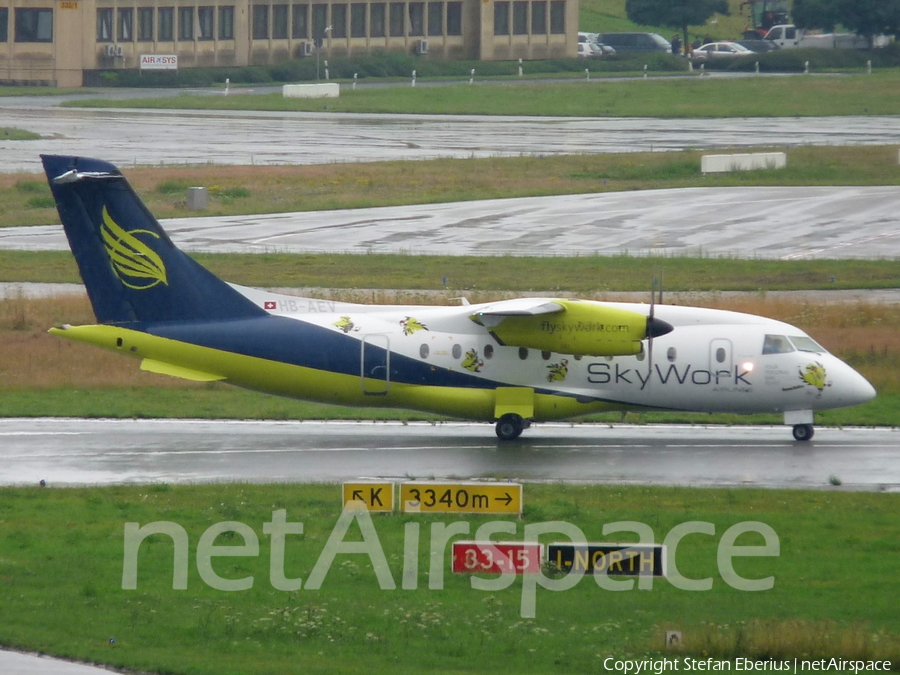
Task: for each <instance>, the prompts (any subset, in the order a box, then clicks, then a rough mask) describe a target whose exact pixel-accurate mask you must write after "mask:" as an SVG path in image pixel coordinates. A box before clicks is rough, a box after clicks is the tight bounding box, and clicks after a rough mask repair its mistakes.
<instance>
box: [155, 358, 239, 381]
mask: <svg viewBox="0 0 900 675" xmlns="http://www.w3.org/2000/svg"><path fill="white" fill-rule="evenodd" d="M141 370H146V371H147V372H150V373H159V374H160V375H170V376H172V377H180V378H181V379H182V380H191V381H193V382H216V381H218V380H224V379H225V376H224V375H213V374H212V373H203V372H200V371H199V370H192V369H191V368H183V367H182V366H176V365H173V364H171V363H165V362H164V361H154V360H153V359H144V360H143V361H141Z"/></svg>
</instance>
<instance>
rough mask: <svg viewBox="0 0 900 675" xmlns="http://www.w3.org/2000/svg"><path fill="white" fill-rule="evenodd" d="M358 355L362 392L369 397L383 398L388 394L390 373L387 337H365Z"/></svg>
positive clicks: (388, 340) (389, 351) (375, 335)
mask: <svg viewBox="0 0 900 675" xmlns="http://www.w3.org/2000/svg"><path fill="white" fill-rule="evenodd" d="M361 345H362V353H361V354H360V360H359V361H360V375H361V381H362V390H363V393H364V394H367V395H370V396H385V395H386V394H387V393H388V386H389V384H390V373H391V350H390V339H389V338H388V336H387V335H377V334H373V335H366V336H364V337H363V339H362V342H361Z"/></svg>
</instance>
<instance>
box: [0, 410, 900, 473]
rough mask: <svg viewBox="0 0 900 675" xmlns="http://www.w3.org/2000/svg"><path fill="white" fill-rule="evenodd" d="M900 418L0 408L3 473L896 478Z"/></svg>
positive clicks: (899, 458) (898, 462) (898, 459)
mask: <svg viewBox="0 0 900 675" xmlns="http://www.w3.org/2000/svg"><path fill="white" fill-rule="evenodd" d="M898 434H900V431H896V430H888V429H830V428H819V429H817V430H816V436H815V439H814V440H813V441H811V442H809V443H797V442H794V441H793V439H792V437H791V432H790V428H789V427H780V426H779V427H719V426H710V427H691V426H674V425H672V426H670V425H653V426H628V425H614V426H610V425H588V424H583V425H569V424H540V425H535V426H534V427H532V428H531V429H529V430H528V431H526V432H525V434H524V435H523V437H522V440H521V442H516V443H499V442H498V441H497V439H496V437H495V436H494V429H493V426H492V425H488V424H468V423H443V424H436V425H433V424H428V423H420V424H401V423H372V422H365V423H362V422H274V421H261V422H258V421H200V420H188V421H175V420H121V421H118V420H74V419H73V420H62V419H42V420H23V419H6V420H0V467H2V469H0V484H5V485H13V484H32V485H36V484H37V483H38V482H39V481H40V480H42V479H43V480H46V481H47V483H48V485H50V486H62V485H78V484H101V485H106V484H118V483H135V484H138V483H152V482H169V483H182V482H189V483H192V482H210V481H214V482H217V481H222V482H225V481H247V482H314V481H326V482H338V481H343V480H351V479H356V478H363V477H369V478H382V479H412V478H416V479H426V480H427V479H432V478H456V479H478V478H481V479H496V480H506V479H514V480H525V481H544V480H547V481H559V480H562V481H570V482H579V481H584V482H595V483H625V484H628V483H635V484H645V485H683V486H723V485H724V486H752V487H786V488H824V487H829V485H830V482H831V480H832V477H834V478H836V479H837V480H839V481H840V482H841V483H842V487H841V489H857V490H895V489H900V452H898V451H897V448H898V446H900V441H898Z"/></svg>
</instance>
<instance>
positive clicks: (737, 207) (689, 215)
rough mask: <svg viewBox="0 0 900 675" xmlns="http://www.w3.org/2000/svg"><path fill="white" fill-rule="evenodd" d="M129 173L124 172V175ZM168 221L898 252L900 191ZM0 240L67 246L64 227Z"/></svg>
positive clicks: (490, 246)
mask: <svg viewBox="0 0 900 675" xmlns="http://www.w3.org/2000/svg"><path fill="white" fill-rule="evenodd" d="M126 175H127V171H126ZM635 194H636V193H634V192H620V193H601V194H585V195H564V196H551V197H526V198H518V199H492V200H481V201H471V202H460V203H447V204H421V205H413V206H397V207H383V208H369V209H342V210H334V211H318V212H302V213H279V214H272V215H253V216H227V217H195V218H181V219H173V220H166V221H163V227H164V228H165V229H166V231H167V232H168V233H169V235H170V236H171V238H172V240H173V241H174V242H175V243H176V244H177V245H178V246H180V247H181V248H184V249H185V250H189V251H207V252H217V253H224V252H241V253H264V252H279V253H301V252H304V253H305V252H329V253H335V252H348V253H398V252H400V253H410V252H411V253H416V254H443V255H533V256H541V255H591V254H605V255H610V254H619V253H629V254H636V255H647V254H675V255H716V256H718V255H727V256H734V257H738V258H778V259H785V260H790V259H795V258H812V257H815V258H868V259H873V258H896V257H900V217H898V215H897V214H898V213H900V188H898V187H896V186H875V187H751V188H746V187H744V188H694V189H672V190H648V191H645V192H641V193H640V197H639V198H638V197H636V196H635ZM0 248H2V249H27V250H47V249H50V250H53V249H55V250H66V249H68V245H67V243H66V240H65V236H64V235H63V232H62V227H61V226H37V227H8V228H2V229H0Z"/></svg>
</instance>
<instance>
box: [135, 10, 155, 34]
mask: <svg viewBox="0 0 900 675" xmlns="http://www.w3.org/2000/svg"><path fill="white" fill-rule="evenodd" d="M138 40H140V41H141V42H153V8H152V7H138Z"/></svg>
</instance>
